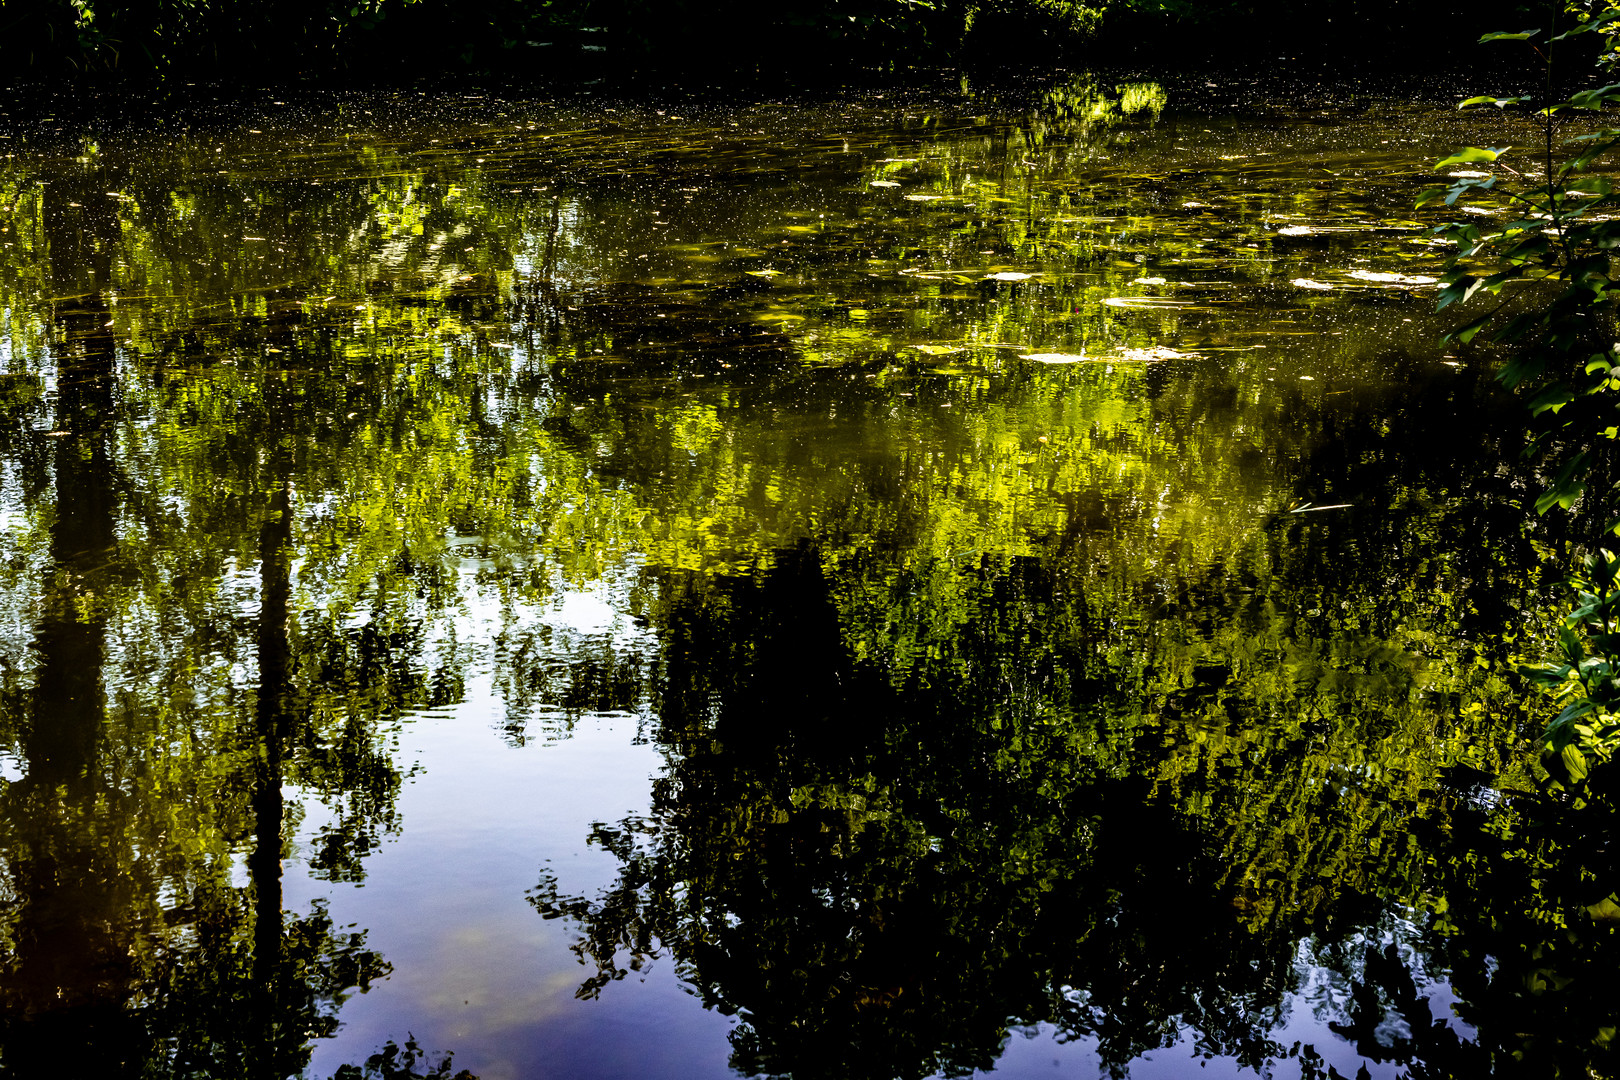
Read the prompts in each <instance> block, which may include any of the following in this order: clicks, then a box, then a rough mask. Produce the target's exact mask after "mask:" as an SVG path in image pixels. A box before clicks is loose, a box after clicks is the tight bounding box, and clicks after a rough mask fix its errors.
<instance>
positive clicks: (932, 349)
mask: <svg viewBox="0 0 1620 1080" xmlns="http://www.w3.org/2000/svg"><path fill="white" fill-rule="evenodd" d="M909 347H910V348H913V349H916V350H917V351H918V352H920V353H923V354H924V355H926V356H948V355H950V354H951V353H959V352H961V351H962V346H960V345H912V346H909Z"/></svg>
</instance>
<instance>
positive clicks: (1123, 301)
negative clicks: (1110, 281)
mask: <svg viewBox="0 0 1620 1080" xmlns="http://www.w3.org/2000/svg"><path fill="white" fill-rule="evenodd" d="M1103 303H1105V304H1107V305H1108V306H1109V307H1122V308H1184V307H1191V306H1192V305H1190V304H1186V303H1183V302H1181V301H1179V300H1176V299H1174V298H1172V297H1169V296H1109V297H1105V298H1104V299H1103Z"/></svg>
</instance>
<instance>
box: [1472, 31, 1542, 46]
mask: <svg viewBox="0 0 1620 1080" xmlns="http://www.w3.org/2000/svg"><path fill="white" fill-rule="evenodd" d="M1539 33H1541V31H1540V30H1525V31H1522V32H1520V33H1517V34H1509V33H1504V32H1502V31H1497V32H1496V33H1494V34H1486V35H1484V36H1483V37H1481V38H1480V39H1479V44H1481V45H1483V44H1485V43H1486V42H1487V41H1529V40H1530V39H1531V38H1533V37H1535V36H1536V35H1537V34H1539Z"/></svg>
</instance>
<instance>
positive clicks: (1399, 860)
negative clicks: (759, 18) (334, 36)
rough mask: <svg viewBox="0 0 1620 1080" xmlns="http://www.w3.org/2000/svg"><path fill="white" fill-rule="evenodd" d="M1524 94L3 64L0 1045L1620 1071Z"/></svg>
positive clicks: (156, 1067) (19, 1067) (183, 1053)
mask: <svg viewBox="0 0 1620 1080" xmlns="http://www.w3.org/2000/svg"><path fill="white" fill-rule="evenodd" d="M1464 89H1467V90H1468V92H1470V93H1471V92H1474V91H1475V90H1476V89H1477V88H1474V87H1467V88H1464ZM1507 123H1508V121H1505V120H1503V119H1502V118H1501V117H1499V116H1496V115H1494V114H1493V115H1489V116H1475V115H1474V114H1459V113H1457V111H1456V110H1455V109H1454V108H1452V106H1451V98H1450V96H1449V95H1437V96H1430V97H1427V98H1424V97H1423V96H1421V95H1420V96H1419V97H1418V98H1415V99H1414V98H1413V97H1411V96H1410V95H1399V96H1379V95H1378V94H1376V93H1373V92H1369V91H1365V90H1362V89H1359V88H1356V87H1353V86H1350V87H1347V86H1342V85H1341V86H1334V87H1323V88H1308V89H1304V90H1298V89H1296V90H1293V91H1290V92H1288V93H1282V92H1273V91H1271V90H1268V89H1267V88H1266V87H1263V86H1206V85H1204V84H1203V83H1202V81H1199V82H1198V83H1195V84H1190V85H1185V86H1181V85H1173V86H1169V87H1166V86H1163V85H1160V84H1155V83H1147V82H1124V81H1119V80H1107V79H1100V78H1092V77H1075V78H1072V79H1061V80H1058V81H1056V82H1054V83H1052V84H1050V85H1048V86H1045V87H1042V88H1037V89H1034V90H1018V91H1006V92H1001V91H999V90H997V89H996V88H994V87H974V86H968V85H963V86H962V87H960V88H956V87H952V88H951V89H949V90H942V91H935V92H905V93H900V92H890V93H876V92H871V93H862V94H853V93H852V94H849V95H846V96H844V97H842V98H836V99H822V100H776V101H748V102H718V101H714V100H708V101H705V100H703V99H700V98H690V97H671V98H670V99H668V100H667V101H659V102H653V101H649V100H645V99H643V100H634V101H631V100H626V101H610V100H597V101H592V102H588V103H581V102H580V101H579V100H571V101H548V100H540V99H538V98H534V97H525V96H521V95H506V96H503V95H500V94H497V93H494V92H481V91H460V90H457V91H454V92H436V93H425V92H414V91H413V92H410V93H397V94H369V95H335V94H334V95H309V94H298V95H294V94H292V93H290V92H289V93H287V94H286V95H284V96H278V95H276V94H272V93H264V94H256V95H248V96H247V97H245V98H241V99H237V100H234V101H232V102H230V103H228V104H219V105H215V104H209V103H202V104H197V103H193V104H190V105H188V106H186V107H184V108H179V107H175V106H173V105H172V104H171V105H166V106H164V108H163V109H161V110H157V111H153V112H151V113H148V114H143V116H142V117H141V118H140V119H136V120H131V119H130V118H129V117H128V116H127V115H126V116H121V117H118V118H116V119H112V118H109V117H108V116H107V115H100V116H98V115H96V114H94V113H93V112H92V113H90V114H88V118H87V115H86V114H85V113H83V112H82V111H81V112H70V111H68V108H67V107H66V106H65V105H64V106H63V107H62V108H61V109H55V108H53V106H52V104H51V103H50V102H49V100H45V101H43V102H40V101H36V102H35V104H34V105H33V106H30V107H29V108H28V109H26V110H23V109H20V108H19V107H16V106H13V107H12V110H11V112H10V113H9V114H0V136H3V138H0V151H3V156H0V418H3V423H0V776H3V781H0V1072H3V1073H4V1075H8V1076H19V1077H22V1076H46V1075H49V1076H53V1077H111V1076H141V1077H235V1076H248V1077H267V1078H268V1077H285V1076H292V1075H307V1076H310V1077H316V1078H321V1080H325V1078H328V1077H332V1076H334V1075H337V1076H342V1077H345V1078H350V1080H352V1078H356V1077H361V1076H367V1077H377V1078H382V1077H402V1076H429V1075H431V1076H440V1077H448V1076H450V1075H451V1074H452V1073H456V1072H458V1071H459V1070H463V1069H464V1070H467V1072H468V1073H470V1074H472V1075H475V1076H477V1077H479V1078H481V1080H518V1078H553V1077H555V1078H603V1080H609V1078H620V1077H637V1078H652V1077H668V1078H671V1080H683V1078H700V1077H728V1076H735V1075H738V1074H744V1075H752V1074H791V1075H793V1076H795V1077H804V1078H821V1077H826V1078H834V1077H837V1078H851V1077H855V1078H873V1080H878V1078H890V1077H905V1078H920V1077H925V1076H930V1075H947V1076H965V1075H969V1074H972V1073H976V1072H987V1071H991V1070H994V1071H995V1072H996V1073H997V1075H1003V1076H1008V1077H1064V1076H1082V1077H1094V1076H1099V1075H1112V1076H1126V1075H1129V1076H1130V1077H1133V1078H1150V1077H1183V1076H1201V1077H1203V1076H1210V1077H1226V1076H1238V1075H1248V1076H1254V1075H1257V1074H1259V1075H1265V1076H1268V1077H1279V1078H1284V1077H1286V1078H1293V1077H1304V1078H1325V1077H1330V1076H1334V1075H1340V1076H1344V1077H1351V1076H1356V1075H1358V1074H1362V1075H1367V1076H1371V1077H1395V1076H1399V1075H1412V1076H1425V1077H1443V1076H1464V1075H1483V1074H1486V1073H1490V1072H1492V1071H1494V1072H1496V1073H1498V1074H1500V1075H1553V1074H1555V1073H1559V1072H1561V1073H1562V1074H1563V1075H1577V1074H1586V1073H1588V1072H1590V1073H1591V1074H1594V1075H1606V1074H1608V1073H1609V1072H1610V1070H1611V1068H1612V1065H1611V1064H1610V1062H1611V1059H1610V1056H1609V1049H1608V1047H1609V1044H1610V1041H1611V1040H1612V1038H1613V1035H1614V1031H1615V1026H1616V1023H1617V1021H1620V986H1617V984H1616V981H1615V979H1614V972H1615V970H1616V962H1617V959H1620V957H1617V948H1616V941H1615V935H1614V933H1613V926H1614V924H1615V921H1616V919H1617V918H1620V903H1617V901H1616V899H1615V889H1616V886H1617V884H1620V882H1617V881H1616V880H1615V878H1616V874H1615V872H1614V865H1613V863H1614V855H1613V854H1612V851H1615V850H1620V848H1614V849H1611V848H1610V846H1609V845H1608V841H1607V835H1608V834H1607V832H1606V831H1604V830H1603V829H1602V828H1601V827H1599V826H1595V825H1593V824H1592V823H1591V822H1589V821H1586V820H1584V819H1583V818H1582V817H1581V816H1580V815H1579V814H1577V813H1575V812H1574V811H1573V810H1571V809H1570V808H1569V807H1568V806H1566V805H1564V804H1562V803H1559V802H1556V801H1554V800H1551V799H1549V798H1547V797H1546V796H1544V795H1542V794H1540V793H1539V789H1538V788H1537V785H1536V782H1535V779H1534V776H1533V775H1532V768H1531V764H1530V762H1531V759H1532V755H1531V752H1530V750H1531V739H1532V737H1533V735H1534V734H1535V732H1536V731H1537V730H1538V728H1539V725H1540V723H1541V722H1542V721H1543V719H1544V717H1543V716H1542V713H1541V705H1540V703H1538V702H1536V701H1533V700H1529V699H1528V698H1527V697H1526V695H1525V693H1524V692H1523V690H1522V688H1521V687H1519V686H1518V685H1517V684H1515V683H1514V682H1513V681H1512V680H1511V677H1509V676H1507V675H1506V674H1505V672H1507V671H1508V670H1510V664H1511V662H1512V660H1513V658H1514V656H1515V655H1516V654H1518V653H1519V652H1520V651H1521V650H1523V649H1526V648H1532V649H1533V648H1534V641H1535V639H1536V636H1537V635H1538V634H1540V633H1541V632H1542V631H1543V629H1544V625H1545V622H1546V616H1545V614H1544V613H1545V612H1549V611H1552V610H1554V608H1553V606H1552V605H1553V600H1554V597H1555V596H1556V593H1555V591H1554V590H1552V588H1551V586H1550V584H1544V583H1542V576H1543V574H1544V573H1546V574H1548V575H1549V577H1548V581H1549V582H1550V571H1547V570H1545V568H1546V567H1547V566H1550V565H1551V563H1550V562H1549V560H1548V558H1547V554H1548V547H1549V545H1550V544H1551V543H1552V541H1551V540H1550V539H1544V538H1543V536H1544V533H1545V530H1546V527H1545V525H1534V524H1533V523H1532V521H1531V519H1530V518H1529V517H1528V515H1527V514H1526V513H1525V511H1524V509H1523V504H1524V501H1525V499H1526V496H1527V495H1531V496H1532V497H1533V493H1534V492H1535V491H1536V490H1537V488H1536V485H1535V481H1534V479H1533V478H1532V477H1530V476H1528V475H1527V473H1526V471H1525V467H1524V466H1523V465H1522V464H1520V463H1519V461H1518V457H1519V450H1520V447H1521V441H1522V440H1521V436H1520V434H1519V431H1520V427H1521V406H1519V405H1518V404H1516V403H1515V402H1513V401H1511V400H1508V399H1507V398H1506V397H1505V395H1503V394H1502V393H1501V392H1499V391H1498V390H1496V389H1495V387H1494V384H1493V383H1492V382H1491V379H1490V372H1491V364H1492V358H1491V357H1490V355H1489V354H1487V353H1484V352H1477V353H1476V352H1454V351H1447V350H1446V349H1444V348H1443V347H1442V346H1440V345H1439V344H1438V340H1439V334H1440V332H1441V331H1443V330H1444V329H1446V328H1448V326H1449V325H1450V322H1451V319H1450V317H1444V316H1436V315H1435V313H1434V311H1433V308H1434V300H1433V294H1434V290H1433V288H1432V280H1433V278H1434V277H1435V275H1436V274H1437V273H1438V272H1439V268H1440V267H1441V266H1442V264H1443V261H1444V258H1445V251H1444V249H1442V248H1439V247H1437V246H1435V243H1434V241H1433V240H1432V238H1431V237H1430V236H1429V234H1428V232H1427V230H1428V229H1429V228H1430V227H1431V226H1432V225H1433V224H1435V222H1436V220H1438V219H1437V218H1436V217H1434V216H1430V212H1429V211H1424V212H1423V214H1422V215H1418V214H1417V212H1416V211H1414V210H1412V209H1411V207H1412V205H1413V199H1414V196H1415V195H1416V193H1417V192H1418V191H1419V190H1420V189H1421V188H1422V187H1424V186H1427V185H1428V184H1429V183H1431V182H1432V179H1431V178H1432V175H1433V174H1432V172H1431V171H1430V170H1429V163H1430V162H1432V161H1433V160H1435V159H1436V158H1437V157H1439V156H1441V155H1443V154H1444V153H1447V152H1449V151H1450V150H1452V149H1454V148H1455V147H1456V146H1458V145H1462V144H1465V143H1479V144H1481V145H1484V144H1487V143H1489V144H1491V145H1502V144H1503V143H1504V142H1513V141H1515V139H1514V138H1513V137H1512V136H1513V135H1514V134H1515V133H1513V132H1511V131H1510V132H1509V133H1508V137H1506V138H1504V137H1503V136H1502V132H1503V127H1502V125H1504V124H1507ZM1520 134H1522V133H1520ZM1520 141H1522V140H1520ZM1461 211H1462V212H1465V213H1473V214H1477V215H1479V216H1480V217H1481V218H1482V219H1487V218H1490V217H1492V216H1493V215H1498V214H1500V213H1502V207H1501V206H1500V205H1499V204H1494V203H1490V202H1479V203H1478V204H1477V205H1473V206H1467V207H1462V208H1461ZM447 1054H453V1059H452V1060H451V1061H450V1063H448V1064H446V1062H445V1056H446V1055H447Z"/></svg>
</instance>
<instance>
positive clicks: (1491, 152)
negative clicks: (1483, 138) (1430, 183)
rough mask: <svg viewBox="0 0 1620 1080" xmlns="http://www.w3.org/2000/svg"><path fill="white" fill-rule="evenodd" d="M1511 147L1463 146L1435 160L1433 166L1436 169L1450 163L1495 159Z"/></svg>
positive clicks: (1447, 165) (1459, 163) (1464, 163)
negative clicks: (1447, 155)
mask: <svg viewBox="0 0 1620 1080" xmlns="http://www.w3.org/2000/svg"><path fill="white" fill-rule="evenodd" d="M1511 149H1513V147H1511V146H1504V147H1502V148H1501V149H1496V148H1493V147H1483V146H1465V147H1463V148H1462V149H1461V150H1459V151H1457V152H1456V153H1455V154H1452V155H1451V156H1450V157H1447V158H1441V159H1440V160H1439V161H1437V162H1435V165H1434V167H1435V168H1436V169H1444V168H1448V167H1450V166H1452V165H1471V164H1473V163H1475V162H1478V161H1495V160H1496V159H1497V158H1499V157H1501V156H1502V155H1503V154H1505V153H1507V152H1508V151H1509V150H1511Z"/></svg>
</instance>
